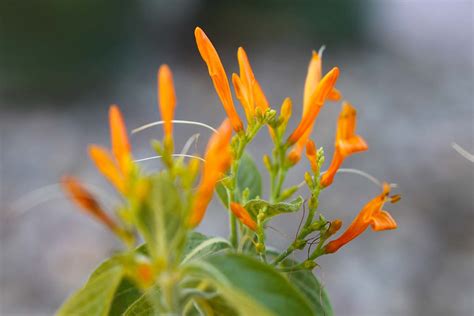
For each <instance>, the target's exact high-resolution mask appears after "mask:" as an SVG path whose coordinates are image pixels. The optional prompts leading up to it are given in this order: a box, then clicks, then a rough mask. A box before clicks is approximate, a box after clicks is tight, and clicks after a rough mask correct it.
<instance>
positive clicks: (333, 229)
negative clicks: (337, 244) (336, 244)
mask: <svg viewBox="0 0 474 316" xmlns="http://www.w3.org/2000/svg"><path fill="white" fill-rule="evenodd" d="M341 227H342V221H341V220H340V219H335V220H333V221H332V222H331V226H329V229H328V235H329V236H332V235H334V234H335V233H337V232H338V231H339V229H341Z"/></svg>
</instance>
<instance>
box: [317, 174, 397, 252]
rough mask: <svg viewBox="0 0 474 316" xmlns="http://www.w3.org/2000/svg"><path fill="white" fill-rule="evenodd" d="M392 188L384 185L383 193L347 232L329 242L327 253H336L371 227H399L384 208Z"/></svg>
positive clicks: (365, 207) (365, 208)
mask: <svg viewBox="0 0 474 316" xmlns="http://www.w3.org/2000/svg"><path fill="white" fill-rule="evenodd" d="M389 192H390V186H389V185H388V184H387V183H384V184H383V191H382V193H381V194H380V195H378V196H376V197H375V198H373V199H372V200H370V201H369V202H368V203H367V204H366V205H365V206H364V207H363V208H362V210H361V211H360V212H359V214H358V215H357V216H356V218H355V219H354V220H353V221H352V223H351V225H350V226H349V227H348V228H347V229H346V231H345V232H344V233H343V234H342V235H341V236H340V237H339V238H337V239H336V240H333V241H331V242H329V243H328V244H327V246H326V248H325V250H326V253H333V252H336V251H337V250H338V249H339V248H341V247H342V246H344V245H345V244H347V243H348V242H350V241H351V240H353V239H354V238H356V237H357V236H359V235H360V234H362V233H363V232H364V231H365V230H366V229H367V228H368V227H369V225H370V226H372V228H373V229H374V230H375V231H380V230H386V229H394V228H396V227H397V223H396V222H395V220H394V219H393V218H392V217H391V216H390V214H388V213H387V212H386V211H383V210H382V207H383V205H384V203H385V201H386V200H387V197H388V194H389Z"/></svg>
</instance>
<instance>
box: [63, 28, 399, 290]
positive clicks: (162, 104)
mask: <svg viewBox="0 0 474 316" xmlns="http://www.w3.org/2000/svg"><path fill="white" fill-rule="evenodd" d="M194 35H195V39H196V43H197V48H198V51H199V53H200V55H201V57H202V59H203V60H204V62H205V64H206V65H207V68H208V71H209V76H210V78H211V81H212V83H213V85H214V88H215V91H216V93H217V95H218V97H219V99H220V101H221V103H222V106H223V108H224V110H225V112H226V114H227V117H228V118H227V119H226V120H224V121H223V123H222V124H221V125H220V127H219V128H218V129H216V130H215V132H214V133H213V135H212V136H211V137H210V140H209V142H208V144H207V148H206V151H205V153H204V155H203V157H202V158H201V157H198V156H197V155H194V156H190V155H188V157H191V159H189V161H188V162H185V161H184V159H183V157H178V158H176V156H179V155H176V154H175V153H174V140H173V124H174V123H175V122H176V121H175V120H174V110H175V107H176V103H177V102H176V92H175V88H174V87H175V85H174V82H173V75H172V72H171V70H170V68H169V67H168V66H167V65H162V66H161V67H160V68H159V70H158V76H157V77H158V101H159V102H158V104H159V111H160V112H161V118H162V121H161V122H159V123H160V124H162V125H163V133H164V136H163V140H162V141H161V142H160V141H154V142H153V147H154V149H155V150H156V151H157V153H158V155H159V157H161V159H162V161H163V164H164V169H163V170H162V171H160V172H157V173H154V174H146V173H145V172H143V171H142V170H141V168H140V166H139V164H138V163H137V162H136V161H134V158H133V155H132V151H131V146H130V143H129V140H128V131H127V129H126V127H125V123H124V119H123V117H122V114H121V112H120V110H119V108H118V107H117V106H116V105H112V106H111V107H110V111H109V123H110V138H111V150H108V149H105V148H103V147H100V146H97V145H91V146H90V147H89V155H90V157H91V159H92V161H93V162H94V164H95V165H96V166H97V169H98V170H99V171H100V172H101V173H102V174H103V176H104V177H105V178H106V179H107V180H108V181H109V182H110V183H111V184H112V185H113V186H114V187H115V188H116V190H117V192H118V193H119V194H120V195H121V196H122V197H123V205H122V206H121V207H120V208H119V209H118V212H117V215H118V220H117V219H114V218H113V217H111V216H110V215H109V214H108V213H107V212H106V211H105V210H104V209H103V208H102V207H101V206H100V204H99V202H98V201H97V200H96V198H95V197H94V196H93V194H92V193H90V192H89V191H88V190H87V189H86V188H85V187H84V186H83V185H82V184H80V182H79V181H78V180H76V179H75V178H73V177H71V176H66V177H64V179H63V185H64V188H65V190H66V191H67V193H68V194H69V196H70V197H71V199H72V200H73V201H74V202H75V203H76V204H77V205H78V206H79V207H80V208H82V209H83V210H84V211H86V212H87V213H88V214H89V215H91V216H92V217H94V218H95V219H97V220H98V221H99V222H101V223H103V224H104V225H105V226H106V227H108V228H109V229H110V230H111V231H112V232H114V233H115V234H116V235H117V236H118V237H119V238H121V239H122V240H123V241H124V242H125V243H126V244H127V245H128V246H129V247H133V246H134V245H135V243H136V239H137V238H136V237H137V235H140V237H141V238H142V239H143V240H144V241H145V242H146V243H147V247H148V252H149V256H150V257H149V258H148V259H146V260H144V259H143V256H140V257H139V258H138V259H137V257H136V256H135V255H134V256H132V257H133V258H132V259H131V262H135V263H134V264H132V266H133V267H134V268H133V269H131V271H132V272H131V274H132V275H133V277H134V278H135V279H137V280H139V283H140V284H142V285H146V284H149V283H150V282H149V281H150V279H152V278H153V276H154V275H157V276H159V275H160V273H162V271H168V270H167V269H170V267H172V266H176V265H178V262H179V260H180V258H181V257H180V256H181V252H182V251H183V250H182V249H183V247H184V246H183V245H184V244H185V243H186V238H187V237H186V236H187V234H188V233H189V231H191V230H192V229H194V228H195V227H196V226H198V225H199V224H200V222H201V221H202V219H203V217H204V215H205V213H206V209H207V207H208V205H209V203H210V201H211V199H212V197H213V194H214V192H215V191H217V192H218V194H219V197H220V198H221V200H222V202H223V203H224V206H225V208H226V209H227V210H228V212H229V223H230V237H229V241H230V244H231V245H232V249H233V251H236V252H247V253H249V254H256V255H257V256H258V257H260V258H261V260H262V261H263V262H264V263H265V264H268V265H270V266H273V267H275V268H276V269H278V270H280V271H294V270H299V269H312V268H313V267H315V266H316V263H315V260H316V259H317V258H318V257H319V256H321V255H325V254H331V253H334V252H336V251H338V250H339V249H340V248H341V247H343V246H344V245H346V244H347V243H349V242H350V241H352V240H353V239H355V238H356V237H357V236H359V235H360V234H362V233H363V232H364V231H365V230H366V229H367V228H368V227H369V226H370V227H372V229H373V230H374V231H382V230H388V229H394V228H396V227H397V223H396V221H395V220H394V219H393V218H392V217H391V215H390V214H389V213H388V212H387V211H385V210H383V209H382V208H383V206H384V203H385V202H387V201H389V202H392V203H394V202H397V201H398V200H399V199H400V196H398V195H395V196H390V195H389V192H390V185H389V184H387V183H383V184H382V185H381V186H382V193H381V194H380V195H379V196H377V197H375V198H374V199H373V200H371V201H369V202H368V203H367V204H366V205H365V206H364V207H363V208H362V210H361V211H360V212H359V214H358V215H357V216H355V219H354V221H353V222H352V223H351V224H350V225H349V226H348V227H347V229H346V230H345V231H344V232H343V233H342V234H341V235H340V236H339V237H338V238H336V239H333V240H331V239H332V237H333V236H334V235H335V234H337V232H338V230H339V229H340V228H341V227H342V221H341V220H339V219H334V220H332V221H329V220H326V219H325V217H324V216H323V215H322V214H321V213H320V212H319V211H318V204H319V195H320V192H321V191H322V190H324V189H325V188H327V187H328V186H330V185H331V184H332V183H333V182H334V179H335V176H336V174H337V173H338V172H339V171H340V170H341V166H342V164H343V162H344V160H345V159H346V158H348V157H349V156H351V155H352V154H355V153H360V152H363V151H365V150H367V149H368V146H367V143H366V142H365V140H364V139H363V138H362V137H361V136H359V135H357V133H356V109H355V108H354V107H353V106H352V105H351V104H350V103H349V102H347V101H343V102H342V109H341V112H340V114H339V118H338V121H337V128H336V136H335V144H334V146H335V148H334V155H333V157H332V160H331V163H330V165H329V168H328V169H327V170H326V171H321V168H322V166H323V164H324V153H323V150H322V148H319V149H318V148H317V147H316V145H315V143H314V141H313V140H312V139H311V136H312V130H313V126H314V124H315V121H316V119H317V117H318V114H319V112H320V111H321V109H322V108H323V107H324V105H325V103H326V102H328V101H332V102H338V101H340V100H342V99H343V94H342V92H341V91H339V90H338V89H337V88H336V82H337V80H338V77H339V75H340V70H339V68H337V67H334V68H332V69H331V70H330V71H328V72H327V73H325V74H324V73H323V66H322V51H323V50H322V49H321V50H320V51H319V52H313V54H312V57H311V60H310V62H309V66H308V70H307V75H306V81H305V85H304V95H303V105H302V117H301V118H300V120H299V123H298V124H297V126H296V128H295V129H294V130H292V131H289V132H288V130H287V127H288V123H289V121H290V118H291V115H292V102H291V100H290V99H289V98H286V99H285V100H283V102H282V104H281V106H280V107H279V111H277V110H276V109H275V108H274V107H272V106H271V105H270V104H269V102H268V99H267V98H266V96H265V93H264V91H263V89H262V87H261V85H260V84H259V82H258V81H257V79H256V78H255V74H254V72H253V70H252V67H251V65H250V62H249V58H248V56H247V53H246V52H245V50H244V49H243V48H242V47H239V48H238V50H237V61H238V65H239V74H236V73H233V74H232V76H231V84H230V83H229V80H228V76H227V73H226V71H225V69H224V66H223V65H222V62H221V60H220V58H219V55H218V53H217V51H216V49H215V47H214V45H213V44H212V42H211V41H210V40H209V38H208V37H207V35H206V34H205V33H204V31H203V30H202V29H201V28H199V27H198V28H196V29H195V33H194ZM231 85H232V86H233V88H234V92H235V96H236V98H237V99H238V100H239V103H240V104H241V106H242V108H243V112H244V113H245V119H246V122H245V123H244V121H243V120H242V119H241V117H240V116H239V113H238V110H237V109H236V107H235V104H234V99H233V95H232V91H231ZM263 126H266V127H267V128H268V131H269V135H270V138H271V140H272V142H273V144H274V148H273V150H272V152H271V154H269V155H265V156H264V157H263V162H264V165H265V167H266V168H267V170H268V173H269V178H270V185H271V187H270V189H269V191H270V192H269V196H268V198H266V199H265V197H264V196H263V194H262V192H261V189H260V188H259V187H256V184H255V183H250V182H249V181H248V180H247V178H252V177H255V176H256V175H257V173H258V170H256V169H255V167H254V165H253V162H252V160H251V158H249V157H248V155H247V154H246V148H247V146H248V145H249V144H250V143H251V142H252V141H253V139H254V137H255V136H256V135H257V133H258V132H259V131H260V129H261V128H262V127H263ZM233 132H234V135H232V134H233ZM287 132H288V133H287ZM286 135H288V136H286ZM303 151H305V153H306V157H307V159H308V161H309V164H310V166H311V168H310V170H309V171H308V172H307V173H306V174H305V176H304V181H303V182H302V184H301V185H297V186H291V187H288V188H284V187H283V186H284V181H285V178H286V175H287V173H288V171H289V170H291V168H292V167H293V166H295V165H296V164H297V163H299V161H300V160H301V156H302V154H303ZM185 156H186V155H185ZM201 161H204V163H203V164H201ZM249 161H250V162H249ZM252 168H253V169H252ZM249 170H250V171H249ZM258 176H259V175H258ZM198 177H199V179H198ZM252 181H254V180H252ZM257 184H258V183H257ZM304 184H306V186H307V188H308V190H309V192H310V196H309V197H307V198H306V199H303V198H302V197H297V198H295V199H293V198H292V196H293V195H295V194H296V193H297V192H298V190H299V189H300V188H301V187H302V186H303V185H304ZM305 204H307V208H308V210H309V212H308V214H307V216H306V221H305V222H304V225H303V226H302V227H301V229H300V230H299V231H298V235H297V237H296V238H295V240H294V241H293V242H292V243H291V244H290V245H289V246H288V248H287V249H286V250H284V251H282V252H280V253H274V252H269V251H267V249H266V238H265V228H266V227H267V223H268V222H269V221H270V220H271V218H272V217H274V216H277V215H279V214H281V213H289V212H297V211H300V210H301V209H302V208H304V207H305V206H304V205H305ZM303 216H304V215H303ZM314 244H316V249H315V250H314V251H312V252H311V247H312V246H313V245H314ZM305 247H307V248H308V258H307V260H306V261H304V262H302V263H300V264H295V265H290V266H288V265H286V264H285V262H286V260H287V257H288V256H289V255H290V254H291V253H292V252H293V251H295V250H301V249H304V248H305Z"/></svg>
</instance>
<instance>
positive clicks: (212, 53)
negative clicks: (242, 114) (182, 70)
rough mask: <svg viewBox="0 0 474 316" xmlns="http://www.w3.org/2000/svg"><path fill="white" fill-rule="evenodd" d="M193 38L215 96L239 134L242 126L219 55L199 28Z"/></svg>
mask: <svg viewBox="0 0 474 316" xmlns="http://www.w3.org/2000/svg"><path fill="white" fill-rule="evenodd" d="M194 36H195V38H196V44H197V47H198V50H199V53H200V54H201V57H202V59H203V60H204V62H205V63H206V64H207V68H208V71H209V75H210V76H211V79H212V82H213V83H214V88H215V89H216V92H217V95H218V96H219V98H220V100H221V102H222V105H223V106H224V110H225V111H226V113H227V116H228V117H229V119H230V122H231V124H232V127H233V129H234V130H235V131H236V132H239V131H241V130H242V129H243V124H242V121H241V120H240V118H239V115H238V114H237V111H236V110H235V107H234V101H233V100H232V94H231V92H230V86H229V81H228V79H227V74H226V73H225V70H224V66H222V62H221V60H220V58H219V55H218V54H217V51H216V49H215V48H214V45H212V43H211V41H210V40H209V38H208V37H207V35H206V34H205V33H204V31H203V30H202V29H201V28H199V27H196V29H195V30H194Z"/></svg>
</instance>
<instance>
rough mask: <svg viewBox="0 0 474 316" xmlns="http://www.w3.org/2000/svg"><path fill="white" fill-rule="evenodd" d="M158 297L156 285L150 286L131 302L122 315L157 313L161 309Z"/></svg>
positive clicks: (142, 315) (158, 291) (145, 315)
mask: <svg viewBox="0 0 474 316" xmlns="http://www.w3.org/2000/svg"><path fill="white" fill-rule="evenodd" d="M160 297H161V293H160V289H159V288H158V287H157V286H155V287H152V288H151V289H149V290H148V292H146V293H144V294H143V295H142V296H140V297H139V298H138V299H137V300H136V301H135V302H134V303H133V304H131V305H130V306H129V307H128V309H127V310H126V311H125V312H124V313H123V316H153V315H159V314H160V311H161V306H160ZM120 315H122V314H120Z"/></svg>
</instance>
